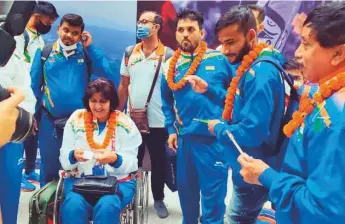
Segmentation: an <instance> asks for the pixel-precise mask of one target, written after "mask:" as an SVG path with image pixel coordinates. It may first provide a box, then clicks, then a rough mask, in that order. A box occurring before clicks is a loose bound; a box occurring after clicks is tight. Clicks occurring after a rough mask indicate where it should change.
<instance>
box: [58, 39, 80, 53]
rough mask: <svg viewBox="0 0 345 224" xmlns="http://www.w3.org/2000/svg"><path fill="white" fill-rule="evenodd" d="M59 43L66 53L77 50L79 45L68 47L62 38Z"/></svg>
mask: <svg viewBox="0 0 345 224" xmlns="http://www.w3.org/2000/svg"><path fill="white" fill-rule="evenodd" d="M58 43H59V45H60V46H61V48H62V50H64V51H73V50H75V49H76V48H77V44H73V45H70V46H66V45H65V44H64V43H63V42H62V40H61V39H60V38H59V39H58Z"/></svg>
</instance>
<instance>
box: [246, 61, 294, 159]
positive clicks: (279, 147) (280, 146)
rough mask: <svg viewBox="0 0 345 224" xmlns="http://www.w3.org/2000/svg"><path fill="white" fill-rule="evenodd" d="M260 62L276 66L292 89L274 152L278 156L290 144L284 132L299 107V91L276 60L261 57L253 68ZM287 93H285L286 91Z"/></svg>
mask: <svg viewBox="0 0 345 224" xmlns="http://www.w3.org/2000/svg"><path fill="white" fill-rule="evenodd" d="M260 62H268V63H270V64H272V65H274V66H275V67H276V68H277V69H278V70H279V71H280V74H281V77H282V79H283V80H284V81H285V82H286V83H287V84H288V85H289V87H290V98H289V104H288V106H287V109H286V111H285V114H284V116H283V120H282V123H281V126H280V129H279V137H278V141H277V144H276V148H275V150H274V152H273V156H274V155H278V154H280V153H281V152H283V153H284V152H285V150H286V147H287V144H288V142H289V138H287V137H286V136H285V134H284V132H283V127H284V126H285V125H286V124H287V123H288V122H289V121H290V120H291V119H292V113H293V112H294V111H296V110H297V109H298V105H299V95H298V93H297V90H296V89H295V88H294V85H293V78H292V76H291V75H289V74H288V73H287V72H286V71H285V70H284V69H283V67H282V66H281V65H280V63H279V62H278V61H276V60H275V59H274V58H272V57H269V56H263V57H259V58H258V60H256V61H255V62H254V63H253V64H252V66H254V65H255V64H258V63H260ZM284 88H286V87H285V84H284ZM284 92H285V91H284Z"/></svg>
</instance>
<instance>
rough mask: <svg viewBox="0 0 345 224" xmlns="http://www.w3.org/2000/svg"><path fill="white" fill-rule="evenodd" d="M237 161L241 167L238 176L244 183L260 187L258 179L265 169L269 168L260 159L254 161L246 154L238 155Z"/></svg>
mask: <svg viewBox="0 0 345 224" xmlns="http://www.w3.org/2000/svg"><path fill="white" fill-rule="evenodd" d="M237 161H238V162H239V163H240V164H241V166H242V169H241V171H240V174H241V176H242V177H243V179H244V181H245V182H247V183H249V184H256V185H262V184H261V183H260V182H259V177H260V175H261V174H262V173H263V172H264V171H265V170H266V169H267V168H269V166H268V165H267V164H266V163H264V162H263V161H262V160H260V159H254V158H253V157H251V156H248V155H247V154H246V153H243V154H242V155H240V156H239V157H238V158H237Z"/></svg>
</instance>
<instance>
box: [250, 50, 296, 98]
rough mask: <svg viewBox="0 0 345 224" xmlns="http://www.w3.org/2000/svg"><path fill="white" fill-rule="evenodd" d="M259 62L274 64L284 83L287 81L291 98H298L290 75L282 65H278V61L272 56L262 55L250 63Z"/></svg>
mask: <svg viewBox="0 0 345 224" xmlns="http://www.w3.org/2000/svg"><path fill="white" fill-rule="evenodd" d="M260 62H268V63H270V64H272V65H274V66H275V67H276V68H277V69H278V70H279V72H280V75H281V77H282V79H283V81H285V82H284V83H287V84H288V87H289V88H290V91H289V92H290V97H291V98H293V99H295V100H298V93H297V91H296V89H295V88H294V85H293V79H292V77H291V76H290V75H289V74H288V73H287V72H286V71H285V70H284V69H283V67H282V66H281V65H280V63H279V62H278V61H277V60H276V59H274V58H272V57H270V56H262V57H259V58H258V60H256V61H255V62H254V63H253V64H252V66H254V65H256V64H258V63H260ZM284 86H285V88H286V87H287V86H286V85H284Z"/></svg>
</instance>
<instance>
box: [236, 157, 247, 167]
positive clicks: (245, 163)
mask: <svg viewBox="0 0 345 224" xmlns="http://www.w3.org/2000/svg"><path fill="white" fill-rule="evenodd" d="M237 161H238V162H239V163H240V164H241V166H242V167H247V166H248V162H247V161H246V159H245V158H244V156H243V155H242V154H241V155H240V156H239V157H238V158H237Z"/></svg>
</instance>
